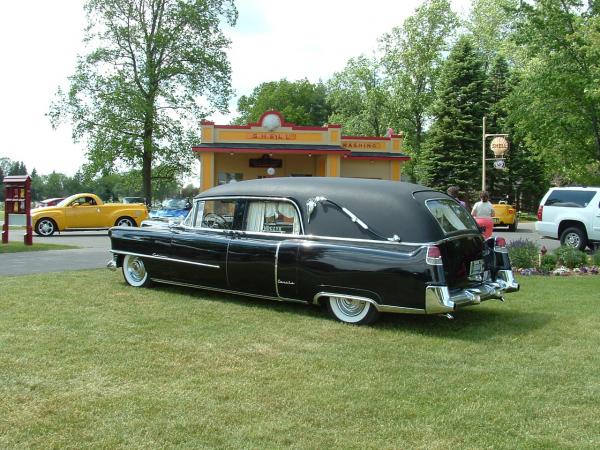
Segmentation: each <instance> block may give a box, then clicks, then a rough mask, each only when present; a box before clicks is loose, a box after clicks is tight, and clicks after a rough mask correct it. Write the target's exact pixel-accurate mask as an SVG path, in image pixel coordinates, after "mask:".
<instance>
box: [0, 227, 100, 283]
mask: <svg viewBox="0 0 600 450" xmlns="http://www.w3.org/2000/svg"><path fill="white" fill-rule="evenodd" d="M23 234H24V230H10V233H9V239H10V240H11V241H22V240H23ZM33 243H34V244H36V243H48V244H63V245H75V246H78V247H81V248H77V249H72V250H48V251H40V252H20V253H2V254H0V276H2V275H25V274H29V273H44V272H63V271H65V270H80V269H96V268H99V267H106V263H107V262H108V260H109V259H110V257H111V255H110V253H109V251H108V250H109V249H110V239H109V238H108V235H107V232H106V231H86V232H81V233H62V234H56V235H54V236H50V237H41V236H37V235H35V234H34V235H33ZM0 245H1V244H0Z"/></svg>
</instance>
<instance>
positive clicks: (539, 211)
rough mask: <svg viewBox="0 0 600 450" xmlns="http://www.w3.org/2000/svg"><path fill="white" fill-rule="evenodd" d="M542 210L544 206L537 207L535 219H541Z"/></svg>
mask: <svg viewBox="0 0 600 450" xmlns="http://www.w3.org/2000/svg"><path fill="white" fill-rule="evenodd" d="M543 211H544V206H543V205H540V207H539V208H538V212H537V220H539V221H540V222H541V220H542V212H543Z"/></svg>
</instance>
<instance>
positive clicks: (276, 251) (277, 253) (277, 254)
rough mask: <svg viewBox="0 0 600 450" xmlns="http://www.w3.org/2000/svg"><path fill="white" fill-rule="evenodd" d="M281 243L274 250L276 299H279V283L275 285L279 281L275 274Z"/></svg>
mask: <svg viewBox="0 0 600 450" xmlns="http://www.w3.org/2000/svg"><path fill="white" fill-rule="evenodd" d="M281 242H283V241H280V242H278V243H277V249H276V250H275V294H277V297H279V298H280V297H281V296H280V295H279V283H277V280H278V279H279V275H278V273H277V265H278V264H279V247H280V246H281Z"/></svg>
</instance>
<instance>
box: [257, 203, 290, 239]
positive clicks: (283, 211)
mask: <svg viewBox="0 0 600 450" xmlns="http://www.w3.org/2000/svg"><path fill="white" fill-rule="evenodd" d="M245 229H246V231H255V232H261V233H282V234H300V219H299V218H298V213H297V211H296V208H294V205H292V204H291V203H289V202H280V201H258V200H254V201H251V202H249V205H248V214H247V216H246V228H245Z"/></svg>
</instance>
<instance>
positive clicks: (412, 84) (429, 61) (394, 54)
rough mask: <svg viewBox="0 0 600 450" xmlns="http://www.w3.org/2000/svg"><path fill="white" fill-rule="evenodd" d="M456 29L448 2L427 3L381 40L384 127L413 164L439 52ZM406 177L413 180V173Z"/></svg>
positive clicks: (438, 66) (430, 0)
mask: <svg viewBox="0 0 600 450" xmlns="http://www.w3.org/2000/svg"><path fill="white" fill-rule="evenodd" d="M457 26H458V19H457V16H456V14H454V13H453V12H452V9H451V8H450V2H449V1H448V0H427V1H425V2H424V3H423V4H422V5H421V6H420V7H418V8H417V9H416V11H415V14H413V15H412V16H410V17H409V18H407V19H406V20H405V21H404V23H403V25H402V27H397V28H394V29H392V31H391V32H390V33H387V34H385V35H384V36H383V37H382V38H381V42H380V44H381V48H382V51H383V53H384V55H383V58H382V62H383V66H384V68H385V72H386V79H387V89H388V95H389V96H390V100H389V103H390V111H389V116H390V117H389V122H390V123H391V124H392V127H395V128H400V129H401V130H403V131H404V132H405V134H406V141H405V142H406V145H407V146H408V147H409V148H410V149H411V156H412V157H413V161H414V163H415V164H417V165H418V164H419V161H420V158H421V144H422V142H423V137H424V133H425V128H426V124H427V121H428V120H429V119H430V118H431V105H432V104H433V103H434V100H435V98H436V85H437V82H438V78H439V76H440V71H441V67H442V63H443V60H444V53H445V52H446V51H447V50H448V47H449V41H450V39H451V37H452V36H453V34H454V31H455V30H456V28H457ZM411 175H412V178H415V176H416V174H415V173H414V171H413V173H412V174H411ZM417 178H419V177H418V176H417Z"/></svg>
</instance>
